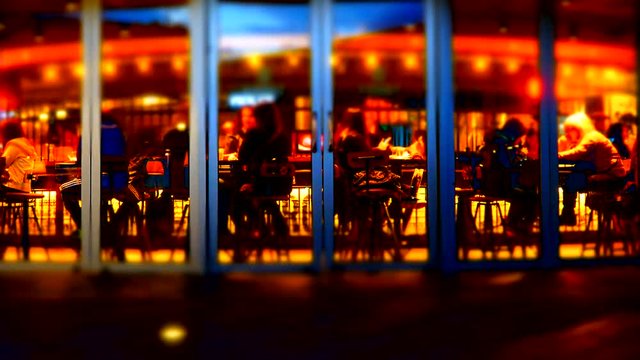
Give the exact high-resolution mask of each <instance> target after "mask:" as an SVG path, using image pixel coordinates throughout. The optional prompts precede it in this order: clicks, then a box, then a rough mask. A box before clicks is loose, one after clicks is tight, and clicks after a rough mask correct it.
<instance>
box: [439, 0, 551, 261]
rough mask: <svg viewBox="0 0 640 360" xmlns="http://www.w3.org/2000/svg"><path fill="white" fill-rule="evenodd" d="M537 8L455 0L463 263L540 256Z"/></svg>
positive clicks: (456, 137) (522, 3) (457, 195)
mask: <svg viewBox="0 0 640 360" xmlns="http://www.w3.org/2000/svg"><path fill="white" fill-rule="evenodd" d="M537 3H538V2H537V1H534V0H528V1H518V2H513V1H506V0H492V1H470V0H454V1H453V55H454V87H455V115H454V119H453V121H454V139H452V140H453V144H454V148H455V154H456V155H455V156H456V166H455V179H456V181H455V201H456V233H457V234H456V235H457V236H456V239H457V249H458V253H457V255H458V259H460V260H463V261H475V260H523V259H535V258H537V257H538V256H539V254H540V238H541V237H540V226H539V224H540V220H539V219H540V214H539V209H540V187H539V184H540V161H539V157H538V155H539V150H538V149H539V132H538V124H539V117H538V113H539V104H540V95H541V84H540V78H539V73H538V8H537ZM497 9H499V10H497ZM446 240H447V239H445V241H446Z"/></svg>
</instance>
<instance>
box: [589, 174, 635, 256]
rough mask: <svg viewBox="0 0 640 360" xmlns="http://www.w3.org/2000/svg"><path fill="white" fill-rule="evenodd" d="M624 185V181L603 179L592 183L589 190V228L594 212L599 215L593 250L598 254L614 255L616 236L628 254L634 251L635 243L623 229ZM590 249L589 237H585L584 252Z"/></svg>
mask: <svg viewBox="0 0 640 360" xmlns="http://www.w3.org/2000/svg"><path fill="white" fill-rule="evenodd" d="M623 187H624V183H623V182H622V181H603V182H596V183H591V184H590V185H589V190H588V192H587V200H586V205H587V206H588V207H589V208H590V209H591V210H590V211H589V217H588V220H587V229H589V228H590V226H591V224H592V222H593V217H594V212H595V213H596V216H597V219H596V221H597V225H598V228H597V231H596V240H595V243H593V246H594V247H593V250H594V251H595V255H596V256H601V255H603V256H613V255H614V242H615V240H616V237H618V236H619V239H620V240H622V246H623V247H622V249H623V251H624V253H625V254H626V255H629V254H632V253H633V252H634V244H633V241H632V240H631V239H629V236H630V235H629V234H625V233H624V231H616V230H617V229H621V221H620V218H621V216H622V212H623V211H624V207H623V204H622V201H621V199H622V196H621V195H622V194H621V191H622V189H623ZM588 249H589V243H588V237H586V236H585V237H583V240H582V254H583V255H584V252H585V251H586V250H588Z"/></svg>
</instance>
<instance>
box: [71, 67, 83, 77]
mask: <svg viewBox="0 0 640 360" xmlns="http://www.w3.org/2000/svg"><path fill="white" fill-rule="evenodd" d="M71 72H72V73H73V76H75V77H77V78H82V77H83V76H84V66H83V65H82V64H81V63H76V64H73V67H72V69H71Z"/></svg>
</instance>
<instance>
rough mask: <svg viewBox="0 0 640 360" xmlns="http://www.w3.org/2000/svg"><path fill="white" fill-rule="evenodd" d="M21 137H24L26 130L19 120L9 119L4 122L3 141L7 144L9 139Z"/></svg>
mask: <svg viewBox="0 0 640 360" xmlns="http://www.w3.org/2000/svg"><path fill="white" fill-rule="evenodd" d="M21 137H24V131H23V130H22V124H20V121H19V120H8V121H6V122H5V123H4V124H2V141H3V143H4V144H5V145H6V144H7V143H8V142H9V141H11V140H13V139H17V138H21Z"/></svg>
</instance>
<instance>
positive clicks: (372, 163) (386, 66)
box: [331, 1, 428, 262]
mask: <svg viewBox="0 0 640 360" xmlns="http://www.w3.org/2000/svg"><path fill="white" fill-rule="evenodd" d="M333 12H334V15H333V17H334V24H333V29H334V38H333V55H332V56H331V65H332V68H333V82H334V99H333V102H334V118H335V120H334V121H335V124H334V144H333V146H334V149H335V153H334V159H335V165H334V169H335V182H334V184H335V186H334V205H335V217H334V239H335V252H334V254H333V256H334V260H335V261H337V262H425V261H426V260H427V259H428V251H427V236H426V235H427V228H428V227H427V216H426V201H427V198H426V185H425V184H426V173H425V166H426V153H425V149H426V143H425V140H426V112H425V93H426V91H425V58H424V51H425V37H424V24H423V21H422V14H423V7H422V3H421V2H420V1H400V2H378V1H376V2H351V1H348V2H337V3H335V4H334V6H333Z"/></svg>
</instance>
